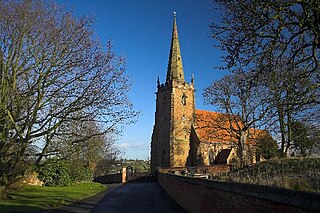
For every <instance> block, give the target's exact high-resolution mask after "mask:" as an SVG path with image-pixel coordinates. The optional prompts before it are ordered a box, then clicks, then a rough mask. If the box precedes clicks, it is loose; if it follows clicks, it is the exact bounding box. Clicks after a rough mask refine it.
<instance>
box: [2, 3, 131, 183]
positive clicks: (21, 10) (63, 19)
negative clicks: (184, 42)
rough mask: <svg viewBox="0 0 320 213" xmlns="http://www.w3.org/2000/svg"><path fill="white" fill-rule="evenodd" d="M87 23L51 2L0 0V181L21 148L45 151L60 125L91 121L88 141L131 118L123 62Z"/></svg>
mask: <svg viewBox="0 0 320 213" xmlns="http://www.w3.org/2000/svg"><path fill="white" fill-rule="evenodd" d="M92 23H93V21H92V19H90V18H88V17H81V18H75V17H73V15H72V14H71V13H70V12H69V11H67V10H66V9H65V8H64V7H62V6H60V5H58V4H55V3H48V2H46V1H41V0H36V1H29V0H23V1H14V0H6V1H1V2H0V40H1V43H0V178H1V179H3V180H4V179H6V178H5V176H7V177H14V176H15V175H16V170H15V168H16V166H17V164H18V163H19V162H20V161H22V160H24V159H25V158H26V155H27V153H30V152H29V151H28V150H32V149H33V148H34V147H37V150H35V151H38V152H39V155H40V156H44V155H47V154H48V153H47V149H48V147H49V146H50V144H51V143H52V142H53V141H54V140H56V138H57V137H58V136H60V137H62V135H63V134H64V133H65V132H63V131H61V130H62V128H63V127H66V126H68V125H72V124H74V123H75V122H79V123H82V122H94V123H96V125H97V126H98V127H99V131H98V132H93V133H92V134H90V133H89V132H88V133H89V134H87V135H86V138H87V139H89V138H91V137H94V136H98V135H103V134H105V133H107V132H109V131H110V130H112V129H117V128H119V127H120V126H122V125H124V124H128V123H131V122H133V121H134V120H135V118H136V116H137V112H135V111H134V110H133V109H132V105H131V103H130V101H129V100H128V96H127V94H128V91H129V88H130V83H128V77H127V76H126V74H125V61H124V59H123V58H121V57H118V56H116V55H115V54H114V53H113V50H112V47H111V43H110V42H108V44H107V47H106V51H104V50H103V48H102V47H101V44H100V43H99V41H98V39H97V38H96V37H95V36H94V33H93V30H92ZM82 124H84V123H82ZM75 142H77V141H75Z"/></svg>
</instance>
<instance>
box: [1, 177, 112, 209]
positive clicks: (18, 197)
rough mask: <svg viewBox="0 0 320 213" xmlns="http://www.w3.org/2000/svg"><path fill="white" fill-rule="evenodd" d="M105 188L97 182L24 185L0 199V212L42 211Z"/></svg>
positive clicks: (88, 195)
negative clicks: (52, 185)
mask: <svg viewBox="0 0 320 213" xmlns="http://www.w3.org/2000/svg"><path fill="white" fill-rule="evenodd" d="M106 189H107V188H106V187H105V186H104V185H102V184H99V183H75V184H73V185H71V186H56V187H49V186H26V187H24V188H22V189H20V190H14V191H9V192H8V197H9V199H8V200H3V201H0V212H1V213H4V212H43V211H45V210H47V209H52V208H57V207H60V206H62V205H67V204H70V203H72V202H73V201H77V200H81V199H83V198H86V197H90V196H92V195H94V194H96V193H98V192H101V191H104V190H106Z"/></svg>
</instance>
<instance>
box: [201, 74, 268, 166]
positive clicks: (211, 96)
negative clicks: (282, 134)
mask: <svg viewBox="0 0 320 213" xmlns="http://www.w3.org/2000/svg"><path fill="white" fill-rule="evenodd" d="M252 79H253V75H252V73H251V74H250V73H245V72H238V73H234V74H231V75H227V76H225V77H223V78H222V79H220V80H218V81H216V82H213V83H212V85H211V86H209V87H207V88H206V89H205V91H204V93H203V95H204V98H205V102H206V103H208V104H211V105H214V106H217V107H219V110H221V112H222V114H220V115H218V116H215V117H213V118H211V119H209V121H210V124H209V125H211V126H212V127H213V129H215V130H216V131H217V133H218V134H217V137H225V136H226V135H230V136H231V137H232V138H234V139H236V140H234V141H232V140H231V142H233V143H235V145H236V147H237V151H238V157H239V159H240V164H241V166H243V165H244V164H246V161H247V160H246V159H245V157H246V156H245V146H247V145H248V143H249V141H248V139H249V138H250V137H251V136H252V134H254V132H252V129H255V128H256V127H259V126H263V125H264V124H265V123H266V122H265V120H264V118H265V117H266V115H267V114H269V113H271V112H272V111H271V106H270V105H269V104H268V102H266V94H264V92H265V90H264V89H263V88H262V86H257V85H255V83H254V82H253V80H252ZM206 119H208V118H206ZM222 132H225V134H222ZM219 135H220V136H219Z"/></svg>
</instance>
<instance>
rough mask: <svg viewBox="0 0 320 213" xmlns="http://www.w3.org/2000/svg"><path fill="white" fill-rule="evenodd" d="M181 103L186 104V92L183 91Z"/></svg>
mask: <svg viewBox="0 0 320 213" xmlns="http://www.w3.org/2000/svg"><path fill="white" fill-rule="evenodd" d="M181 103H182V104H183V105H186V104H187V96H186V94H184V93H183V95H182V97H181Z"/></svg>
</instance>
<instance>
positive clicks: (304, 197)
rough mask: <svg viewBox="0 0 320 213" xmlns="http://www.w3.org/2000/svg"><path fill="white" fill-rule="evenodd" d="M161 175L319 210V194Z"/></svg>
mask: <svg viewBox="0 0 320 213" xmlns="http://www.w3.org/2000/svg"><path fill="white" fill-rule="evenodd" d="M158 175H161V176H167V177H169V178H173V179H177V180H179V181H183V182H186V183H190V184H194V185H199V186H204V187H208V188H212V189H216V190H222V191H226V192H231V193H236V194H241V195H246V196H250V197H254V198H258V199H263V200H268V201H273V202H277V203H282V204H286V205H290V206H295V207H300V208H304V209H308V210H313V211H314V210H315V211H320V194H319V193H313V192H305V191H296V190H291V189H285V188H279V187H272V186H263V185H255V184H248V183H237V182H226V181H220V180H207V179H199V178H193V177H185V176H178V175H174V174H166V173H160V172H159V173H158Z"/></svg>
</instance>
